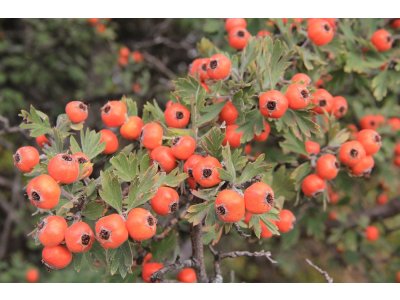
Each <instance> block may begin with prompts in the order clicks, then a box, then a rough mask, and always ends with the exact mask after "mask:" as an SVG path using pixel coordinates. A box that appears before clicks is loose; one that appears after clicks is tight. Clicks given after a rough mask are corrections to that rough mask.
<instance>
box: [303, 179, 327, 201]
mask: <svg viewBox="0 0 400 300" xmlns="http://www.w3.org/2000/svg"><path fill="white" fill-rule="evenodd" d="M325 188H326V183H325V180H323V179H322V178H321V177H319V176H318V175H316V174H310V175H308V176H306V178H304V179H303V182H302V183H301V190H302V191H303V193H304V195H306V196H307V197H315V196H317V195H318V194H320V193H322V192H323V191H324V190H325Z"/></svg>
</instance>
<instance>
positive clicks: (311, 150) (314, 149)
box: [305, 141, 321, 155]
mask: <svg viewBox="0 0 400 300" xmlns="http://www.w3.org/2000/svg"><path fill="white" fill-rule="evenodd" d="M305 146H306V151H307V153H308V154H310V155H317V154H318V153H319V151H320V150H321V146H320V145H319V144H318V143H317V142H313V141H306V142H305Z"/></svg>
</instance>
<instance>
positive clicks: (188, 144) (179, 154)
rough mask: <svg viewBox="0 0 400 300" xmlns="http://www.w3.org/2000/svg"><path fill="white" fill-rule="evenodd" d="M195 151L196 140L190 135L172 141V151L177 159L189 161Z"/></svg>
mask: <svg viewBox="0 0 400 300" xmlns="http://www.w3.org/2000/svg"><path fill="white" fill-rule="evenodd" d="M194 150H196V140H195V139H194V138H192V137H191V136H189V135H185V136H181V137H177V138H174V139H173V140H172V146H171V151H172V154H173V155H174V156H175V158H177V159H180V160H186V159H188V158H189V157H190V156H191V155H192V154H193V153H194Z"/></svg>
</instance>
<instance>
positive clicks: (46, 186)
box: [26, 174, 61, 209]
mask: <svg viewBox="0 0 400 300" xmlns="http://www.w3.org/2000/svg"><path fill="white" fill-rule="evenodd" d="M26 193H27V194H28V198H29V200H30V201H31V203H32V204H33V205H34V206H36V207H38V208H41V209H53V208H55V207H56V206H57V204H58V201H59V200H60V195H61V189H60V186H59V185H58V184H57V182H56V181H55V180H54V179H53V178H52V177H51V176H49V175H47V174H42V175H39V176H37V177H35V178H33V179H31V181H29V183H28V185H27V187H26Z"/></svg>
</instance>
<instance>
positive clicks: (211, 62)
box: [210, 60, 218, 69]
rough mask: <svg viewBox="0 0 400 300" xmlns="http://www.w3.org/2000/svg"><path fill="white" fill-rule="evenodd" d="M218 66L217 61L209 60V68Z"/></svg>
mask: <svg viewBox="0 0 400 300" xmlns="http://www.w3.org/2000/svg"><path fill="white" fill-rule="evenodd" d="M217 67H218V61H216V60H212V61H210V68H211V69H216V68H217Z"/></svg>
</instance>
